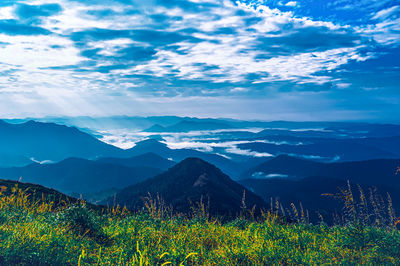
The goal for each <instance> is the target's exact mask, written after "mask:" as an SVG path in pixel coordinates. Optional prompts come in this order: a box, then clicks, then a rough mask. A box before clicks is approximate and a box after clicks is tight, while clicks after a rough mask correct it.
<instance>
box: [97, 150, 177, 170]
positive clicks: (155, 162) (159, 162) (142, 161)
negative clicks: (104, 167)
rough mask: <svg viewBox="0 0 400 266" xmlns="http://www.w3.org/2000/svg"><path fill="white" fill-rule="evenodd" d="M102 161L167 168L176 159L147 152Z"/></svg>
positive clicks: (99, 160) (129, 165)
mask: <svg viewBox="0 0 400 266" xmlns="http://www.w3.org/2000/svg"><path fill="white" fill-rule="evenodd" d="M97 161H98V162H101V163H110V164H119V165H124V166H128V167H138V166H146V167H153V168H158V169H161V170H167V169H168V168H170V167H172V166H174V165H175V162H174V161H171V160H168V159H165V158H163V157H161V156H159V155H157V154H155V153H153V152H147V153H144V154H141V155H137V156H134V157H130V158H100V159H98V160H97Z"/></svg>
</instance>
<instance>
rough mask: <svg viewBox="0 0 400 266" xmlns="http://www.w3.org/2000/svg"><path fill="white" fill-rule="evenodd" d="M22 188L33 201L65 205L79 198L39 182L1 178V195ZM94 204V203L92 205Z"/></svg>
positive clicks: (9, 193) (56, 205)
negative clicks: (38, 183) (32, 182)
mask: <svg viewBox="0 0 400 266" xmlns="http://www.w3.org/2000/svg"><path fill="white" fill-rule="evenodd" d="M16 188H18V189H20V190H21V191H23V193H24V194H25V195H26V196H28V199H29V200H30V201H32V202H34V201H41V202H45V203H49V202H53V203H54V204H55V207H58V206H64V205H65V203H70V204H73V203H76V202H77V201H78V199H77V198H74V197H70V196H67V195H65V194H63V193H61V192H58V191H57V190H54V189H51V188H47V187H44V186H41V185H37V184H31V183H25V182H18V181H12V180H4V179H0V191H1V193H0V195H2V196H11V195H15V194H16V192H15V191H14V189H16ZM91 206H94V205H91Z"/></svg>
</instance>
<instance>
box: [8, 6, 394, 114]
mask: <svg viewBox="0 0 400 266" xmlns="http://www.w3.org/2000/svg"><path fill="white" fill-rule="evenodd" d="M399 35H400V4H399V2H398V1H388V0H380V1H373V0H368V1H367V0H359V1H350V0H324V1H322V0H302V1H287V0H279V1H278V0H265V1H261V0H258V1H257V0H253V1H231V0H224V1H222V0H221V1H220V0H29V1H17V0H15V1H11V0H3V1H1V3H0V73H1V75H0V116H2V117H25V116H31V117H32V116H46V115H69V116H75V115H93V116H109V115H165V114H169V115H185V116H186V115H188V116H199V117H233V118H242V119H263V120H280V119H284V120H369V121H382V122H385V121H391V122H396V121H398V117H399V115H400V69H399V68H400V63H399V62H400V45H399V44H400V38H399V37H400V36H399Z"/></svg>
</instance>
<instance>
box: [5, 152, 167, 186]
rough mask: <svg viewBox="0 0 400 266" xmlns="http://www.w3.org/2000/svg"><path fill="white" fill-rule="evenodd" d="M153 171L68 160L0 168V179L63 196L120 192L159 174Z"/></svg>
mask: <svg viewBox="0 0 400 266" xmlns="http://www.w3.org/2000/svg"><path fill="white" fill-rule="evenodd" d="M161 172H162V170H160V169H157V168H152V167H143V166H138V167H126V166H122V165H117V164H109V163H101V162H95V161H90V160H85V159H77V158H69V159H66V160H63V161H61V162H59V163H55V164H36V163H35V164H31V165H28V166H25V167H13V168H0V178H5V179H12V180H18V179H19V178H20V177H22V181H24V182H31V183H35V184H41V185H44V186H46V187H51V188H54V189H57V190H59V191H61V192H64V193H71V192H75V193H80V194H85V193H89V192H98V191H101V190H105V189H110V188H123V187H126V186H129V185H132V184H136V183H138V182H140V181H143V180H145V179H147V178H149V177H152V176H155V175H157V174H159V173H161Z"/></svg>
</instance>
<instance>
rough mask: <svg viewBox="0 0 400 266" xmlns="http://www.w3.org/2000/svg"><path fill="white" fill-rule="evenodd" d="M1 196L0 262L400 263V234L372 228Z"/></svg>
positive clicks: (51, 263)
mask: <svg viewBox="0 0 400 266" xmlns="http://www.w3.org/2000/svg"><path fill="white" fill-rule="evenodd" d="M14 192H15V193H13V194H11V195H8V196H4V195H3V196H0V265H4V264H6V265H9V264H23V265H24V264H25V265H88V264H96V265H97V264H99V265H103V264H108V265H109V264H113V265H115V264H120V265H168V264H171V265H263V264H264V265H265V264H354V263H356V264H400V233H399V231H398V230H396V229H379V228H376V227H367V226H361V225H360V226H354V225H353V226H341V227H340V226H336V227H328V226H324V225H318V226H317V225H307V224H284V223H281V222H280V221H279V219H277V218H276V217H274V216H271V215H269V216H266V217H265V218H264V219H263V220H262V221H259V222H251V221H246V220H244V219H238V220H235V221H233V222H229V223H221V222H218V221H209V220H208V219H205V218H202V217H194V218H191V219H187V218H180V217H175V218H171V219H167V218H157V215H150V214H146V213H139V214H127V213H124V212H123V211H121V210H119V211H114V212H109V213H107V214H99V213H96V212H95V211H93V210H91V209H89V208H87V207H84V206H83V207H82V206H80V205H72V206H65V207H63V208H62V207H57V209H54V207H53V206H54V204H53V203H50V202H49V203H46V202H40V201H36V202H32V201H31V200H30V199H29V198H28V197H27V196H26V195H25V194H24V193H23V192H22V191H20V190H19V191H18V190H17V189H15V190H14Z"/></svg>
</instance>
